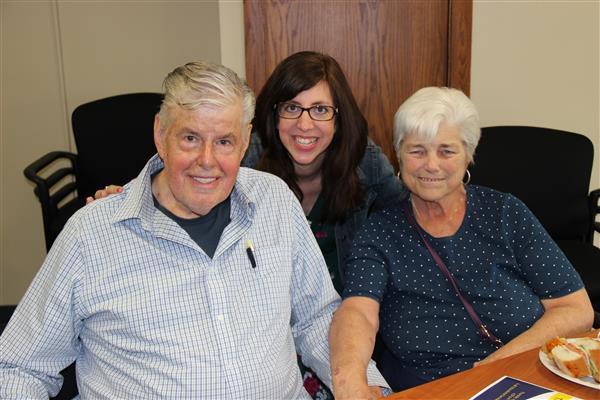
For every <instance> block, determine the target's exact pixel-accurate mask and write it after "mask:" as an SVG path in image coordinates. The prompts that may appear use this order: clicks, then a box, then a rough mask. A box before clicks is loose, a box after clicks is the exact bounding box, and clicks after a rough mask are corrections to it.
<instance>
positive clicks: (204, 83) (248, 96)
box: [158, 61, 255, 134]
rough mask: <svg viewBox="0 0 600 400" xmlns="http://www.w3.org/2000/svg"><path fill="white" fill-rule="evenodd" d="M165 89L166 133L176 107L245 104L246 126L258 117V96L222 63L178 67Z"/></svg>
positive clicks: (163, 119)
mask: <svg viewBox="0 0 600 400" xmlns="http://www.w3.org/2000/svg"><path fill="white" fill-rule="evenodd" d="M163 89H164V93H165V97H164V100H163V102H162V105H161V107H160V111H159V113H158V117H159V120H160V129H161V130H162V131H164V130H165V129H167V128H168V126H169V125H170V124H171V122H172V121H171V115H170V110H172V109H173V108H175V107H182V108H184V109H186V110H195V109H197V108H199V107H214V108H217V109H221V108H225V107H228V106H231V105H235V104H238V103H239V102H241V104H242V109H243V117H242V127H244V126H246V125H248V124H249V123H250V122H251V121H252V118H253V117H254V106H255V99H254V93H253V92H252V90H251V89H250V88H249V87H248V85H247V84H246V82H245V81H244V80H242V79H241V78H240V77H239V76H238V75H237V74H236V73H235V72H233V71H232V70H231V69H229V68H227V67H225V66H223V65H220V64H214V63H210V62H204V61H199V62H191V63H187V64H185V65H183V66H181V67H177V68H176V69H174V70H173V72H171V73H169V74H168V75H167V77H166V78H165V80H164V82H163ZM242 131H243V132H244V134H245V131H246V130H245V129H243V130H242Z"/></svg>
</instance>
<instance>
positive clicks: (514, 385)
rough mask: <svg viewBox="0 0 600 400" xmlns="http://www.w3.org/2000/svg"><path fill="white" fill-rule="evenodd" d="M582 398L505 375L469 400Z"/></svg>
mask: <svg viewBox="0 0 600 400" xmlns="http://www.w3.org/2000/svg"><path fill="white" fill-rule="evenodd" d="M512 399H519V400H533V399H535V400H582V399H580V398H579V397H574V396H570V395H568V394H565V393H561V392H557V391H555V390H552V389H547V388H545V387H541V386H538V385H534V384H533V383H529V382H525V381H521V380H518V379H515V378H512V377H510V376H503V377H502V378H500V379H498V380H497V381H496V382H494V383H492V384H491V385H489V386H487V387H486V388H485V389H483V390H482V391H481V392H479V393H477V394H476V395H475V396H473V397H471V398H470V399H469V400H512Z"/></svg>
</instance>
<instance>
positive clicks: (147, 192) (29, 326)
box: [0, 156, 387, 399]
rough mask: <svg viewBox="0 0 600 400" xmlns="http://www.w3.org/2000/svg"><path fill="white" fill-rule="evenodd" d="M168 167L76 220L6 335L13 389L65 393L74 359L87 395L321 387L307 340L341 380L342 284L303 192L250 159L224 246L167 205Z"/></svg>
mask: <svg viewBox="0 0 600 400" xmlns="http://www.w3.org/2000/svg"><path fill="white" fill-rule="evenodd" d="M162 167H163V165H162V162H161V161H160V159H159V158H158V157H156V156H155V157H154V158H153V159H151V160H150V161H149V162H148V164H147V165H146V167H145V168H144V170H143V171H142V172H141V174H140V175H139V176H138V178H136V179H135V180H133V181H132V182H130V183H129V184H128V185H126V186H125V190H124V192H123V193H121V194H118V195H115V196H110V197H108V198H106V199H102V200H98V201H95V202H94V203H92V204H90V205H87V206H86V207H84V208H83V209H81V210H80V211H78V212H77V213H76V214H75V215H74V216H73V217H72V218H71V219H70V220H69V222H68V223H67V225H66V226H65V228H64V229H63V231H62V232H61V234H60V236H59V238H58V239H57V240H56V242H55V244H54V246H53V247H52V249H51V251H50V253H49V254H48V257H47V258H46V261H45V262H44V265H43V266H42V268H41V269H40V271H39V273H38V275H37V276H36V277H35V279H34V281H33V283H32V284H31V286H30V288H29V289H28V290H27V293H26V294H25V296H24V298H23V299H22V301H21V303H20V304H19V306H18V308H17V310H16V311H15V314H14V316H13V318H12V319H11V321H10V323H9V324H8V326H7V328H6V330H5V332H4V334H3V335H2V337H1V338H0V398H18V399H23V398H47V397H48V394H50V395H54V394H56V393H57V392H58V390H59V388H60V386H61V381H62V378H61V377H60V375H59V374H58V372H59V371H60V370H61V369H63V368H64V367H66V366H67V365H69V364H70V363H72V362H73V361H76V371H77V381H78V387H79V393H80V396H81V398H94V399H96V398H106V399H142V398H143V399H159V398H160V399H163V398H176V399H200V398H206V399H213V398H214V399H218V398H226V399H267V398H276V399H296V398H309V396H308V393H306V391H305V390H304V388H303V386H302V380H301V377H300V373H299V369H298V364H297V360H296V352H297V353H298V354H300V355H301V357H302V360H303V362H304V364H305V365H307V366H309V367H311V368H312V369H313V370H314V371H315V372H316V373H317V374H318V375H319V376H320V377H321V378H322V379H323V381H324V382H325V383H326V384H327V385H329V386H331V374H330V365H329V351H328V343H327V333H328V329H329V324H330V321H331V316H332V313H333V311H334V310H335V309H336V308H337V306H338V305H339V296H338V295H337V293H336V292H335V290H334V289H333V286H332V284H331V280H330V278H329V275H328V272H327V268H326V266H325V263H324V261H323V257H322V255H321V253H320V251H319V248H318V246H317V244H316V242H315V239H314V237H313V235H312V233H311V231H310V229H309V227H308V224H307V222H306V219H305V217H304V214H303V212H302V209H301V207H300V204H299V203H298V201H297V200H296V198H295V197H294V195H293V194H292V192H291V191H290V190H289V189H288V188H287V186H286V185H285V184H284V183H283V182H282V181H281V180H279V179H278V178H276V177H274V176H272V175H268V174H265V173H261V172H257V171H253V170H250V169H245V168H241V169H240V172H239V175H238V179H237V182H236V185H235V187H234V190H233V191H232V194H231V222H230V223H229V225H228V226H227V227H226V228H225V230H224V231H223V234H222V236H221V239H220V241H219V245H218V247H217V249H216V252H215V254H214V257H213V258H212V259H211V258H209V257H208V256H207V255H206V254H205V253H204V251H203V250H202V249H200V248H199V247H198V245H197V244H196V243H195V242H194V241H193V240H192V239H191V238H190V237H189V236H188V234H187V233H185V231H184V230H183V229H182V228H181V227H180V226H179V225H178V224H177V223H175V222H174V221H173V220H171V219H169V218H168V217H167V216H165V214H163V213H162V212H160V211H158V210H157V209H156V208H155V207H154V205H153V201H152V191H151V174H152V173H153V172H155V171H157V170H159V169H160V168H162ZM246 240H251V241H252V243H253V244H254V257H255V259H256V268H253V267H252V266H251V263H250V260H249V258H248V255H247V253H246V248H245V242H246ZM370 372H371V375H372V377H373V378H372V379H371V380H370V383H371V384H373V385H380V386H387V385H386V384H385V381H384V380H383V378H381V376H380V375H379V374H378V373H377V372H376V370H375V368H374V367H373V366H371V368H370Z"/></svg>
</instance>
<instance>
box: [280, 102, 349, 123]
mask: <svg viewBox="0 0 600 400" xmlns="http://www.w3.org/2000/svg"><path fill="white" fill-rule="evenodd" d="M275 109H276V110H277V114H278V115H279V116H280V117H281V118H285V119H298V118H300V116H301V115H302V113H303V112H304V111H306V112H308V116H309V117H310V119H312V120H313V121H330V120H332V119H333V117H335V114H337V113H338V109H337V108H336V107H333V106H325V105H321V104H318V105H316V106H312V107H306V108H305V107H300V106H299V105H298V104H296V103H289V102H283V103H279V104H276V105H275Z"/></svg>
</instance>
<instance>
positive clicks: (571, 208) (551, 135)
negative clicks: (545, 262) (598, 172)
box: [469, 126, 594, 241]
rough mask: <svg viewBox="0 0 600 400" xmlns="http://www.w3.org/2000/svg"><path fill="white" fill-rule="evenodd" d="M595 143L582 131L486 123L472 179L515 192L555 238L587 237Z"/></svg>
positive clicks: (582, 238) (472, 168) (480, 183)
mask: <svg viewBox="0 0 600 400" xmlns="http://www.w3.org/2000/svg"><path fill="white" fill-rule="evenodd" d="M593 157H594V148H593V145H592V142H591V141H590V140H589V139H588V138H587V137H585V136H583V135H580V134H578V133H571V132H565V131H560V130H556V129H548V128H538V127H530V126H493V127H486V128H482V130H481V140H480V142H479V145H478V146H477V149H476V150H475V164H474V165H473V166H470V167H469V169H470V171H471V175H472V180H471V182H472V183H475V184H479V185H483V186H488V187H491V188H494V189H497V190H500V191H503V192H508V193H512V194H513V195H515V196H517V197H518V198H519V199H521V200H522V201H523V202H524V203H525V204H526V205H527V207H529V209H530V210H531V211H532V212H533V213H534V214H535V215H536V217H537V218H538V219H539V220H540V222H541V223H542V225H543V226H544V227H545V228H546V230H547V231H548V232H549V233H550V235H551V236H552V238H553V239H554V240H582V241H583V240H586V238H587V237H588V235H589V232H591V225H590V221H591V214H590V210H589V206H588V194H589V185H590V177H591V172H592V163H593Z"/></svg>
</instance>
